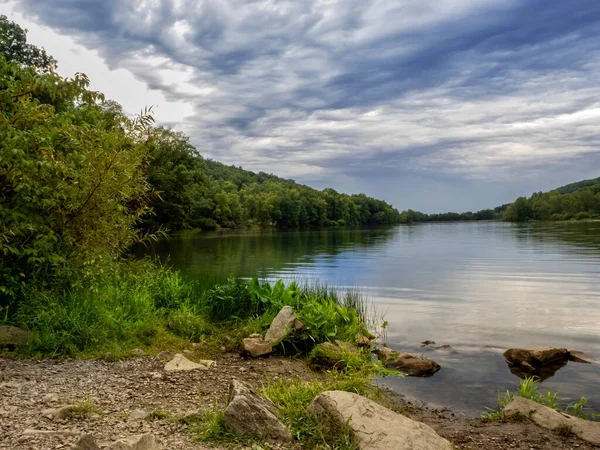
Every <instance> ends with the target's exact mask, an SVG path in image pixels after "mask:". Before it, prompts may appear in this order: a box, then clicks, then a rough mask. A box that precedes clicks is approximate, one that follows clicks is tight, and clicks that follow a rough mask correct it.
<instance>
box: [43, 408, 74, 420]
mask: <svg viewBox="0 0 600 450" xmlns="http://www.w3.org/2000/svg"><path fill="white" fill-rule="evenodd" d="M75 408H76V407H75V406H74V405H65V406H61V407H60V408H50V409H45V410H44V411H42V416H44V417H46V418H47V419H50V420H57V419H58V420H61V419H67V418H69V417H71V414H72V413H73V410H74V409H75Z"/></svg>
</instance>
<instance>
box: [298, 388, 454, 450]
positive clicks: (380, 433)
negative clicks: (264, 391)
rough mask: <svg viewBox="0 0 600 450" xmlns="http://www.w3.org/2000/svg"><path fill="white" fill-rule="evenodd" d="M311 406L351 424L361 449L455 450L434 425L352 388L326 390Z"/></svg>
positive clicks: (324, 414)
mask: <svg viewBox="0 0 600 450" xmlns="http://www.w3.org/2000/svg"><path fill="white" fill-rule="evenodd" d="M309 410H311V411H313V412H314V413H316V414H317V415H319V416H321V417H327V418H330V419H332V420H334V421H336V422H337V423H338V424H340V425H344V424H347V425H348V426H349V427H350V430H351V432H352V434H353V435H354V437H355V438H356V440H357V441H358V445H359V448H360V449H361V450H392V449H393V450H452V445H451V444H450V442H448V441H447V440H446V439H444V438H442V437H440V436H439V435H438V434H437V433H436V432H435V431H434V430H433V429H432V428H431V427H429V426H427V425H425V424H423V423H420V422H416V421H414V420H412V419H409V418H408V417H405V416H403V415H401V414H397V413H395V412H393V411H391V410H389V409H387V408H385V407H383V406H381V405H379V404H377V403H375V402H373V401H371V400H369V399H367V398H365V397H361V396H360V395H357V394H354V393H351V392H344V391H327V392H323V393H322V394H320V395H318V396H317V397H316V398H315V399H314V400H313V402H312V403H311V405H310V407H309Z"/></svg>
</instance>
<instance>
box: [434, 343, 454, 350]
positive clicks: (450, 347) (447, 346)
mask: <svg viewBox="0 0 600 450" xmlns="http://www.w3.org/2000/svg"><path fill="white" fill-rule="evenodd" d="M435 349H436V350H443V351H445V352H453V351H454V349H453V348H452V346H451V345H448V344H446V345H440V346H439V347H436V348H435Z"/></svg>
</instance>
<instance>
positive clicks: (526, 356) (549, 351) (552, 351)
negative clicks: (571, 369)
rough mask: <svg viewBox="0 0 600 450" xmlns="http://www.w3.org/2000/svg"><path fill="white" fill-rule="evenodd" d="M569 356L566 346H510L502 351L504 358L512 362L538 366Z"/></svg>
mask: <svg viewBox="0 0 600 450" xmlns="http://www.w3.org/2000/svg"><path fill="white" fill-rule="evenodd" d="M568 357H569V351H568V350H567V349H566V348H551V347H537V348H510V349H508V350H506V351H505V352H504V358H505V359H506V360H507V361H508V362H510V363H512V364H523V363H524V362H528V363H529V364H531V365H532V366H535V367H539V366H543V365H545V364H549V363H552V362H554V361H564V360H567V359H568Z"/></svg>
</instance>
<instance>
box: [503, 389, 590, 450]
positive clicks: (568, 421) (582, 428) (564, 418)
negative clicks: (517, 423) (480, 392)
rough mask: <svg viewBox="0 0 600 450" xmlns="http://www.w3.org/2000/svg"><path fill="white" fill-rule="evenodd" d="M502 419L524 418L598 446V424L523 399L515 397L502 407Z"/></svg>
mask: <svg viewBox="0 0 600 450" xmlns="http://www.w3.org/2000/svg"><path fill="white" fill-rule="evenodd" d="M504 417H506V418H507V419H510V418H513V417H525V418H528V419H530V420H531V421H532V422H534V423H535V424H537V425H539V426H541V427H543V428H548V429H550V430H556V431H560V432H569V433H573V434H575V435H576V436H578V437H579V438H580V439H583V440H584V441H587V442H591V443H592V444H595V445H600V422H592V421H589V420H584V419H580V418H578V417H574V416H571V415H569V414H565V413H562V412H558V411H556V410H554V409H551V408H548V407H547V406H544V405H540V404H539V403H536V402H534V401H531V400H527V399H525V398H523V397H515V398H514V399H512V400H511V401H510V402H509V403H508V405H506V406H505V407H504Z"/></svg>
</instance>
